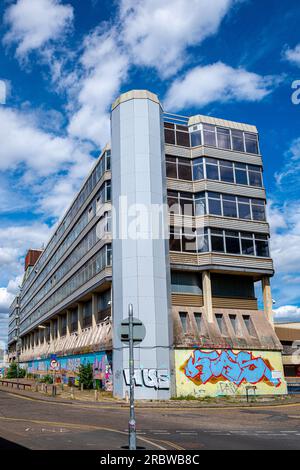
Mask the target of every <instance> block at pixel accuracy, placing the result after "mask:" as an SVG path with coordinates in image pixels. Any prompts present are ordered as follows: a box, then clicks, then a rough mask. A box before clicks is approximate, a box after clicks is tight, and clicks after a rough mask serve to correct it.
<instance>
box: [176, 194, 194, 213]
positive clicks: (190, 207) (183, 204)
mask: <svg viewBox="0 0 300 470" xmlns="http://www.w3.org/2000/svg"><path fill="white" fill-rule="evenodd" d="M179 204H180V208H181V214H183V215H184V216H193V215H195V212H194V197H193V194H192V193H179Z"/></svg>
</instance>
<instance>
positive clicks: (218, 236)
mask: <svg viewBox="0 0 300 470" xmlns="http://www.w3.org/2000/svg"><path fill="white" fill-rule="evenodd" d="M211 249H212V251H216V252H220V253H224V252H225V249H224V236H223V230H218V229H211Z"/></svg>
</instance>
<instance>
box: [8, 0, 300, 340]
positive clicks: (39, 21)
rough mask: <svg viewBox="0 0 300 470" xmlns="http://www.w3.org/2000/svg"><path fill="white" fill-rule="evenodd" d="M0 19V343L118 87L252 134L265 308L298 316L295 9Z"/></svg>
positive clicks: (101, 132)
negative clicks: (265, 229) (269, 301)
mask: <svg viewBox="0 0 300 470" xmlns="http://www.w3.org/2000/svg"><path fill="white" fill-rule="evenodd" d="M0 18H1V23H0V103H2V104H0V139H1V146H0V341H1V340H5V339H6V334H7V331H6V328H7V312H8V305H9V303H10V302H11V300H12V298H13V295H14V294H15V292H16V289H17V286H18V284H19V283H20V279H21V278H20V276H21V274H22V266H23V260H24V254H25V252H26V249H27V248H29V247H40V246H41V245H42V244H43V243H45V242H46V241H47V240H48V238H49V235H50V233H51V229H52V227H53V224H55V222H56V221H57V219H58V217H59V216H61V214H62V213H63V212H64V210H65V209H66V207H67V206H68V204H69V203H70V201H71V199H72V197H73V196H74V193H75V192H76V190H78V188H79V186H80V184H81V182H82V179H83V178H84V177H85V175H86V174H87V172H88V171H89V168H90V167H91V165H92V163H93V161H94V159H95V157H96V155H97V154H98V153H99V151H100V149H101V148H102V147H103V146H104V145H105V143H106V141H107V140H108V139H109V107H110V104H111V102H112V101H113V100H114V99H115V98H116V97H117V96H118V95H119V94H120V92H123V91H126V90H128V89H132V88H147V89H149V90H151V91H153V92H155V93H157V94H158V95H159V96H160V99H161V101H162V102H163V104H164V107H165V109H166V110H167V111H169V112H172V111H173V112H178V113H181V114H184V115H190V114H195V113H201V114H210V115H214V116H216V117H221V118H225V119H229V120H236V121H241V122H249V123H251V124H256V125H257V127H258V129H259V131H260V139H261V149H262V153H263V156H264V161H265V175H264V177H265V185H266V188H267V192H268V197H269V200H270V201H269V207H268V212H269V222H270V224H271V227H272V235H273V236H272V254H273V257H274V260H275V265H276V269H277V274H276V276H275V278H274V279H273V297H274V299H275V300H276V304H275V307H274V308H275V310H276V316H277V318H278V319H281V320H283V319H286V318H288V319H293V318H295V319H300V290H299V281H300V185H299V175H300V126H299V122H300V104H299V105H297V104H296V103H297V101H298V100H295V99H294V102H295V103H293V102H292V93H293V89H292V84H293V83H294V82H295V81H297V80H300V36H299V33H298V31H299V25H300V6H299V1H298V0H289V1H288V2H282V1H280V0H264V1H259V0H214V1H213V2H212V1H211V0H165V1H164V2H162V1H161V0H115V1H114V2H112V1H108V0H84V1H83V0H3V1H2V2H1V5H0ZM295 86H296V85H295ZM299 97H300V94H299Z"/></svg>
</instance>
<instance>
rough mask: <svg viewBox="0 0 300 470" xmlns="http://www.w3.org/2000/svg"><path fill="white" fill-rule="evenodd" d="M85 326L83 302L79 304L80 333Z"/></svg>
mask: <svg viewBox="0 0 300 470" xmlns="http://www.w3.org/2000/svg"><path fill="white" fill-rule="evenodd" d="M82 328H83V304H82V303H79V304H78V334H79V335H80V333H82Z"/></svg>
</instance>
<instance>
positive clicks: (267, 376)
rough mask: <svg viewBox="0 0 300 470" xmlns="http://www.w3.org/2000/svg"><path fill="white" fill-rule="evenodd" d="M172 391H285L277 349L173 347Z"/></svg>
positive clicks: (181, 393) (200, 393)
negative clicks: (174, 373) (245, 349)
mask: <svg viewBox="0 0 300 470" xmlns="http://www.w3.org/2000/svg"><path fill="white" fill-rule="evenodd" d="M175 366H176V395H177V396H178V397H179V396H187V395H193V396H198V397H205V396H211V397H216V396H222V395H245V394H246V387H247V386H255V387H256V394H257V395H282V394H286V393H287V389H286V382H285V380H284V373H283V365H282V358H281V353H280V352H272V351H252V352H247V351H234V350H202V349H201V350H200V349H194V350H192V349H188V350H186V349H185V350H176V352H175Z"/></svg>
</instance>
